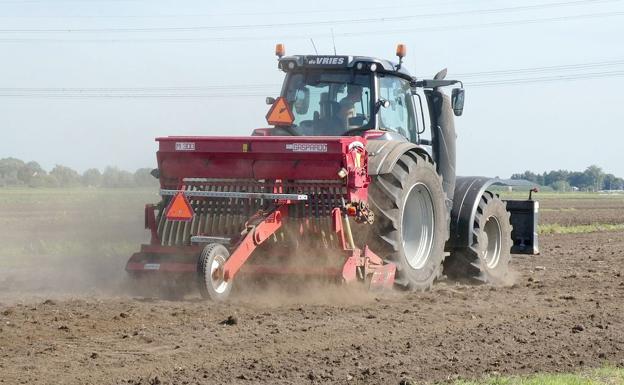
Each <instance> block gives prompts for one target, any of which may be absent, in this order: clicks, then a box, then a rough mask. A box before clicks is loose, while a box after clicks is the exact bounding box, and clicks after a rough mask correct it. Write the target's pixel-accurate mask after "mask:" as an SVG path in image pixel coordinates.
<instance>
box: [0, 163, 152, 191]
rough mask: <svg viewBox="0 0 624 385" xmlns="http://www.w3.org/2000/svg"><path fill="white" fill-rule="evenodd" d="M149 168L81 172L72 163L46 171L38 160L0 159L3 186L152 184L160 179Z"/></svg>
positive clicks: (0, 183) (113, 168)
mask: <svg viewBox="0 0 624 385" xmlns="http://www.w3.org/2000/svg"><path fill="white" fill-rule="evenodd" d="M150 171H151V169H149V168H140V169H138V170H136V171H135V172H134V173H132V172H129V171H125V170H120V169H119V168H117V167H106V168H105V169H104V171H103V172H100V170H98V169H96V168H90V169H88V170H86V171H85V172H83V173H82V174H80V173H79V172H77V171H76V170H73V169H71V168H69V167H66V166H61V165H56V166H55V167H54V168H53V169H52V170H51V171H50V172H47V171H46V170H44V169H43V168H42V167H41V166H40V165H39V163H37V162H24V161H22V160H19V159H15V158H4V159H0V187H12V186H15V187H19V186H28V187H79V186H84V187H143V186H145V187H153V186H156V185H157V180H156V179H155V178H154V177H153V176H152V175H150Z"/></svg>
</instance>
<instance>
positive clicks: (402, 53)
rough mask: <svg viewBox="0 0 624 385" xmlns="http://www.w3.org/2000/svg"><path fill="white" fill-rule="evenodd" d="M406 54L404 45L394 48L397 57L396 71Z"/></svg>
mask: <svg viewBox="0 0 624 385" xmlns="http://www.w3.org/2000/svg"><path fill="white" fill-rule="evenodd" d="M406 54H407V47H406V46H405V44H397V47H396V55H397V56H398V57H399V64H397V66H396V69H397V70H398V69H400V68H401V64H403V58H404V57H405V55H406Z"/></svg>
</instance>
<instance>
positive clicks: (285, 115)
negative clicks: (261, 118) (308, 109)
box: [266, 96, 295, 126]
mask: <svg viewBox="0 0 624 385" xmlns="http://www.w3.org/2000/svg"><path fill="white" fill-rule="evenodd" d="M266 120H267V122H268V123H269V124H270V125H273V126H290V125H291V124H292V122H293V121H294V120H295V117H294V116H293V114H292V111H290V107H289V106H288V103H287V102H286V99H284V98H282V97H281V96H280V97H279V98H277V100H275V102H274V103H273V105H272V106H271V109H270V110H269V113H268V114H267V115H266Z"/></svg>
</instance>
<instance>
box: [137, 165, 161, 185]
mask: <svg viewBox="0 0 624 385" xmlns="http://www.w3.org/2000/svg"><path fill="white" fill-rule="evenodd" d="M151 172H152V169H150V168H140V169H138V170H136V171H135V173H134V184H135V186H141V187H153V186H156V185H157V179H156V178H154V177H153V176H152V174H150V173H151Z"/></svg>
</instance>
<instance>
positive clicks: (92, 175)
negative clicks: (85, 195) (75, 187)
mask: <svg viewBox="0 0 624 385" xmlns="http://www.w3.org/2000/svg"><path fill="white" fill-rule="evenodd" d="M81 180H82V184H83V185H84V186H87V187H100V186H101V185H102V173H101V172H100V170H98V169H97V168H90V169H88V170H86V171H85V172H83V173H82V177H81Z"/></svg>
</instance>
